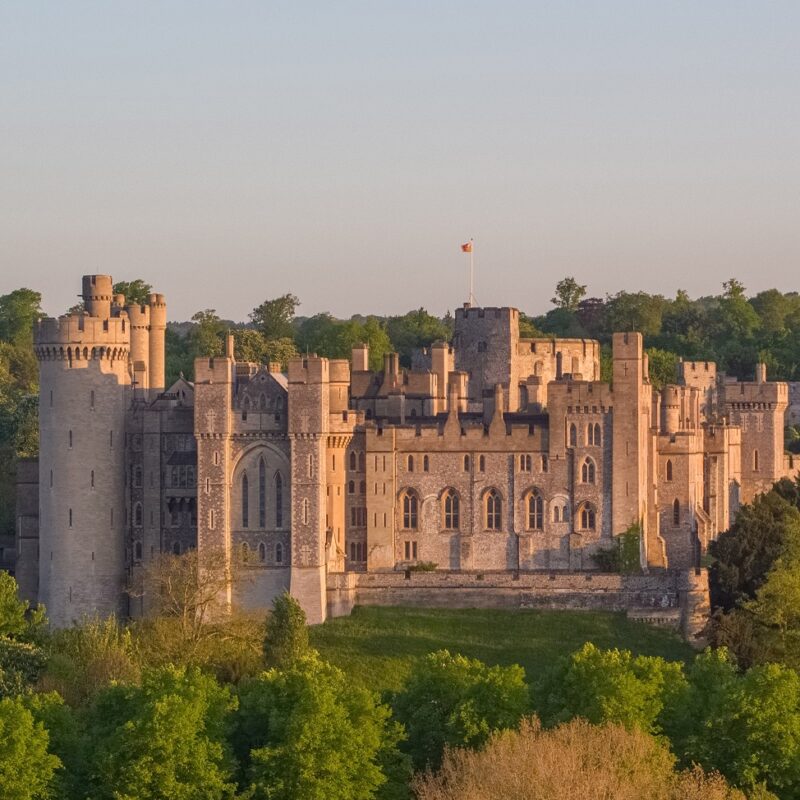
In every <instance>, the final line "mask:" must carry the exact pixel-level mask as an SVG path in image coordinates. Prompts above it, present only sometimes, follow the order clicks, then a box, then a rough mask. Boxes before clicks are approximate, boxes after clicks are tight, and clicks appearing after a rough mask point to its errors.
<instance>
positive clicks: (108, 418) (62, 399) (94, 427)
mask: <svg viewBox="0 0 800 800" xmlns="http://www.w3.org/2000/svg"><path fill="white" fill-rule="evenodd" d="M83 286H84V304H85V308H86V309H87V311H88V310H89V309H90V308H91V309H92V310H93V311H94V312H96V313H95V314H91V313H83V314H74V315H71V316H64V317H60V318H59V319H44V320H42V321H41V322H39V323H38V324H37V327H36V330H35V351H36V356H37V358H38V360H39V379H40V396H39V435H40V455H39V487H40V495H39V521H40V531H41V534H40V558H39V598H40V600H41V602H43V603H44V604H45V606H46V607H47V612H48V616H49V618H50V621H51V623H52V624H53V625H54V626H56V627H64V626H68V625H71V624H72V623H73V622H74V621H76V620H80V619H81V617H83V616H84V615H93V614H100V615H108V614H112V613H116V614H119V613H120V612H122V611H123V609H124V604H123V588H124V581H125V528H126V520H125V508H126V505H125V411H126V408H127V406H128V403H129V401H130V388H131V387H130V375H129V350H130V326H129V324H128V318H127V314H125V312H124V311H123V312H119V311H117V312H116V313H118V316H114V317H112V316H110V311H111V293H110V288H111V279H110V277H108V276H103V275H94V276H87V277H84V279H83ZM106 290H108V291H106ZM98 312H103V313H105V316H100V315H98Z"/></svg>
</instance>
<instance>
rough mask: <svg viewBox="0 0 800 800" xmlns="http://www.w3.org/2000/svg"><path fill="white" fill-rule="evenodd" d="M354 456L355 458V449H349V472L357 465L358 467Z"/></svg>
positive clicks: (353, 470)
mask: <svg viewBox="0 0 800 800" xmlns="http://www.w3.org/2000/svg"><path fill="white" fill-rule="evenodd" d="M356 458H357V456H356V451H355V450H351V451H350V471H351V472H355V471H356V469H357V467H358V463H357V461H356Z"/></svg>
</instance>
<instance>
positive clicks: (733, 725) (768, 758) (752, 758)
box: [665, 648, 800, 798]
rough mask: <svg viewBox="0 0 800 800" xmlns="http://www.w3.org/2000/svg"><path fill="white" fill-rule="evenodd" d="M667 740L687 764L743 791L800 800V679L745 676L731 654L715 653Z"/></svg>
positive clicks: (782, 672)
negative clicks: (764, 791) (761, 790)
mask: <svg viewBox="0 0 800 800" xmlns="http://www.w3.org/2000/svg"><path fill="white" fill-rule="evenodd" d="M665 728H666V732H667V734H668V735H669V736H670V739H671V741H672V745H673V750H674V751H675V752H676V753H677V754H678V756H679V758H680V759H681V760H682V762H683V763H684V764H691V763H697V764H700V765H701V766H702V767H703V768H705V769H711V770H718V771H719V772H720V773H722V774H723V775H725V776H726V777H727V778H728V779H729V780H730V781H732V782H733V783H734V784H736V785H737V786H740V787H741V788H743V789H750V788H753V787H756V786H758V785H759V784H761V783H766V785H767V788H769V789H770V790H771V791H774V792H776V793H777V794H778V795H779V796H780V797H785V798H797V797H800V676H798V674H797V673H796V672H795V671H794V670H792V669H789V668H787V667H783V666H780V665H778V664H765V665H762V666H757V667H753V668H751V669H750V670H748V671H747V672H746V673H745V674H744V675H742V674H740V673H739V672H738V671H737V669H736V665H735V664H734V662H733V660H732V659H731V657H730V655H729V654H728V652H727V651H726V650H725V649H724V648H722V649H719V650H707V651H706V652H704V653H702V654H701V655H699V656H698V657H697V658H696V659H695V662H694V664H693V665H692V667H691V668H690V670H689V674H688V688H687V691H686V692H685V694H684V695H683V697H682V698H680V701H679V702H676V703H675V704H674V706H673V711H672V714H671V715H670V719H669V720H668V721H667V723H666V725H665Z"/></svg>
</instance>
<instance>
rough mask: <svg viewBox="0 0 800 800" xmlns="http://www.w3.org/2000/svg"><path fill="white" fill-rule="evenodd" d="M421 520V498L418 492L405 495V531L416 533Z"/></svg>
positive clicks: (409, 492) (407, 492) (405, 493)
mask: <svg viewBox="0 0 800 800" xmlns="http://www.w3.org/2000/svg"><path fill="white" fill-rule="evenodd" d="M418 520H419V498H418V497H417V495H416V492H412V491H410V490H409V491H406V492H404V493H403V530H406V531H415V530H416V529H417V523H418Z"/></svg>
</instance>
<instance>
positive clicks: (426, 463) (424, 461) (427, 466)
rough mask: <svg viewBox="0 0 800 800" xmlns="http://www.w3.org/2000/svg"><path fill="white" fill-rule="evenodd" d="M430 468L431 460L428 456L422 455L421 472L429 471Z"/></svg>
mask: <svg viewBox="0 0 800 800" xmlns="http://www.w3.org/2000/svg"><path fill="white" fill-rule="evenodd" d="M430 469H431V460H430V458H428V456H423V457H422V471H423V472H430Z"/></svg>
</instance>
